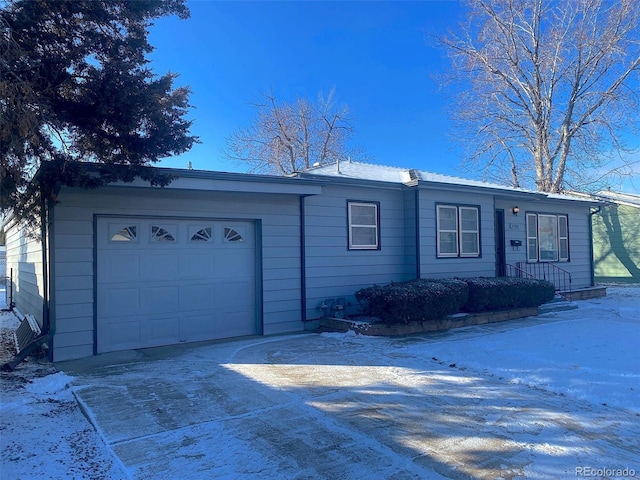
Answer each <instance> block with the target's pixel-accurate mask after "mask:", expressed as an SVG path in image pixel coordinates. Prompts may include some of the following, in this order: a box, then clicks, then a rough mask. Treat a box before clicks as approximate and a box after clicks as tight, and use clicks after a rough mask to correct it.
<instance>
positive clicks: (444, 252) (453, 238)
mask: <svg viewBox="0 0 640 480" xmlns="http://www.w3.org/2000/svg"><path fill="white" fill-rule="evenodd" d="M436 217H437V218H436V222H437V230H438V232H437V238H436V244H437V250H438V257H440V258H447V257H467V258H469V257H479V256H480V209H479V208H478V207H470V206H460V205H438V206H437V210H436Z"/></svg>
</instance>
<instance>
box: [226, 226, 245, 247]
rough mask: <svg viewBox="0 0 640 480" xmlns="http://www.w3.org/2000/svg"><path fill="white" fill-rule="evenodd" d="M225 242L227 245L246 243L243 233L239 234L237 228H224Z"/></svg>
mask: <svg viewBox="0 0 640 480" xmlns="http://www.w3.org/2000/svg"><path fill="white" fill-rule="evenodd" d="M224 242H225V243H242V242H244V236H243V235H242V233H241V232H238V230H236V229H235V228H231V227H224Z"/></svg>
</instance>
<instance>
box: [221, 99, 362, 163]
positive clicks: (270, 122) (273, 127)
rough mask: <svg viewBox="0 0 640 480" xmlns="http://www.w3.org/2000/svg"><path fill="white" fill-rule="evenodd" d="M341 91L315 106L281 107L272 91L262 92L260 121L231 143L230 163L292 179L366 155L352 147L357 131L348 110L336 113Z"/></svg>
mask: <svg viewBox="0 0 640 480" xmlns="http://www.w3.org/2000/svg"><path fill="white" fill-rule="evenodd" d="M334 98H335V90H334V89H332V90H331V92H330V93H329V95H327V96H326V97H324V96H323V95H319V96H318V100H317V102H315V103H313V102H310V101H309V100H307V99H304V98H298V99H296V101H295V102H294V103H286V102H280V101H279V100H278V99H277V97H276V96H275V94H274V93H273V92H272V91H268V92H262V93H261V94H260V96H259V99H258V101H257V102H255V103H253V104H252V106H253V107H254V108H255V109H256V117H255V119H254V121H253V122H252V123H251V125H249V126H248V127H241V128H238V129H236V130H235V131H234V132H233V133H232V134H231V135H230V136H229V137H228V138H227V141H226V148H225V151H224V154H225V156H226V157H227V158H229V159H232V160H236V161H238V162H240V163H243V164H246V165H248V166H249V171H251V172H260V173H275V174H278V175H289V174H292V173H295V172H299V171H302V170H304V169H307V168H310V167H312V166H313V165H314V164H316V163H319V164H324V163H329V162H334V161H335V160H336V159H342V158H347V157H353V158H357V157H360V158H362V157H363V156H364V155H363V154H362V153H361V152H360V151H359V150H357V149H356V148H354V147H351V146H350V145H349V140H350V139H351V137H352V135H353V133H354V128H353V126H352V123H351V118H349V115H348V113H349V111H348V109H347V107H346V106H342V107H336V105H335V100H334Z"/></svg>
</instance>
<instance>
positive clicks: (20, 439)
mask: <svg viewBox="0 0 640 480" xmlns="http://www.w3.org/2000/svg"><path fill="white" fill-rule="evenodd" d="M18 324H19V321H18V319H17V317H16V316H15V315H14V314H13V313H10V312H0V345H1V346H0V363H2V364H3V363H5V362H6V361H8V360H10V359H11V358H12V356H13V354H15V341H14V339H13V331H15V329H16V328H17V326H18ZM71 380H72V378H71V377H69V376H68V375H66V374H64V373H63V372H58V371H56V369H55V368H54V367H53V366H52V365H51V364H50V363H48V362H47V361H45V359H44V358H42V357H39V358H38V357H36V358H34V357H29V358H28V359H27V360H26V361H25V362H23V363H21V364H20V365H19V366H18V368H17V369H16V370H15V371H13V372H10V373H8V372H2V373H0V387H1V389H0V478H1V479H2V480H5V479H7V480H9V479H10V480H31V479H51V480H63V479H77V480H82V479H86V480H111V479H123V478H127V477H126V476H125V475H123V474H122V473H121V472H122V469H121V467H120V464H119V462H118V461H117V459H114V457H113V455H112V453H111V452H110V451H109V450H108V448H107V447H106V445H105V444H104V443H103V442H102V440H101V439H100V438H99V436H98V435H97V434H96V431H95V430H94V429H93V427H92V426H91V425H90V424H89V422H88V421H87V419H86V418H85V416H84V415H83V414H82V412H81V411H80V408H79V407H78V404H77V402H76V400H75V397H74V396H73V393H72V391H71V389H70V388H69V387H68V384H69V383H70V382H71Z"/></svg>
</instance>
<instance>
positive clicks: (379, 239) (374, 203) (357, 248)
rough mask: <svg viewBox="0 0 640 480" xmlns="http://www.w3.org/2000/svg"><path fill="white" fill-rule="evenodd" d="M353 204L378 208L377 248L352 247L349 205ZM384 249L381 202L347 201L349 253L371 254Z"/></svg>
mask: <svg viewBox="0 0 640 480" xmlns="http://www.w3.org/2000/svg"><path fill="white" fill-rule="evenodd" d="M353 203H358V204H363V205H375V207H376V242H377V244H378V245H377V246H376V247H353V246H351V216H350V212H349V205H351V204H353ZM381 249H382V241H381V228H380V202H378V201H375V200H353V199H347V250H349V251H364V252H371V251H377V250H381Z"/></svg>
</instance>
